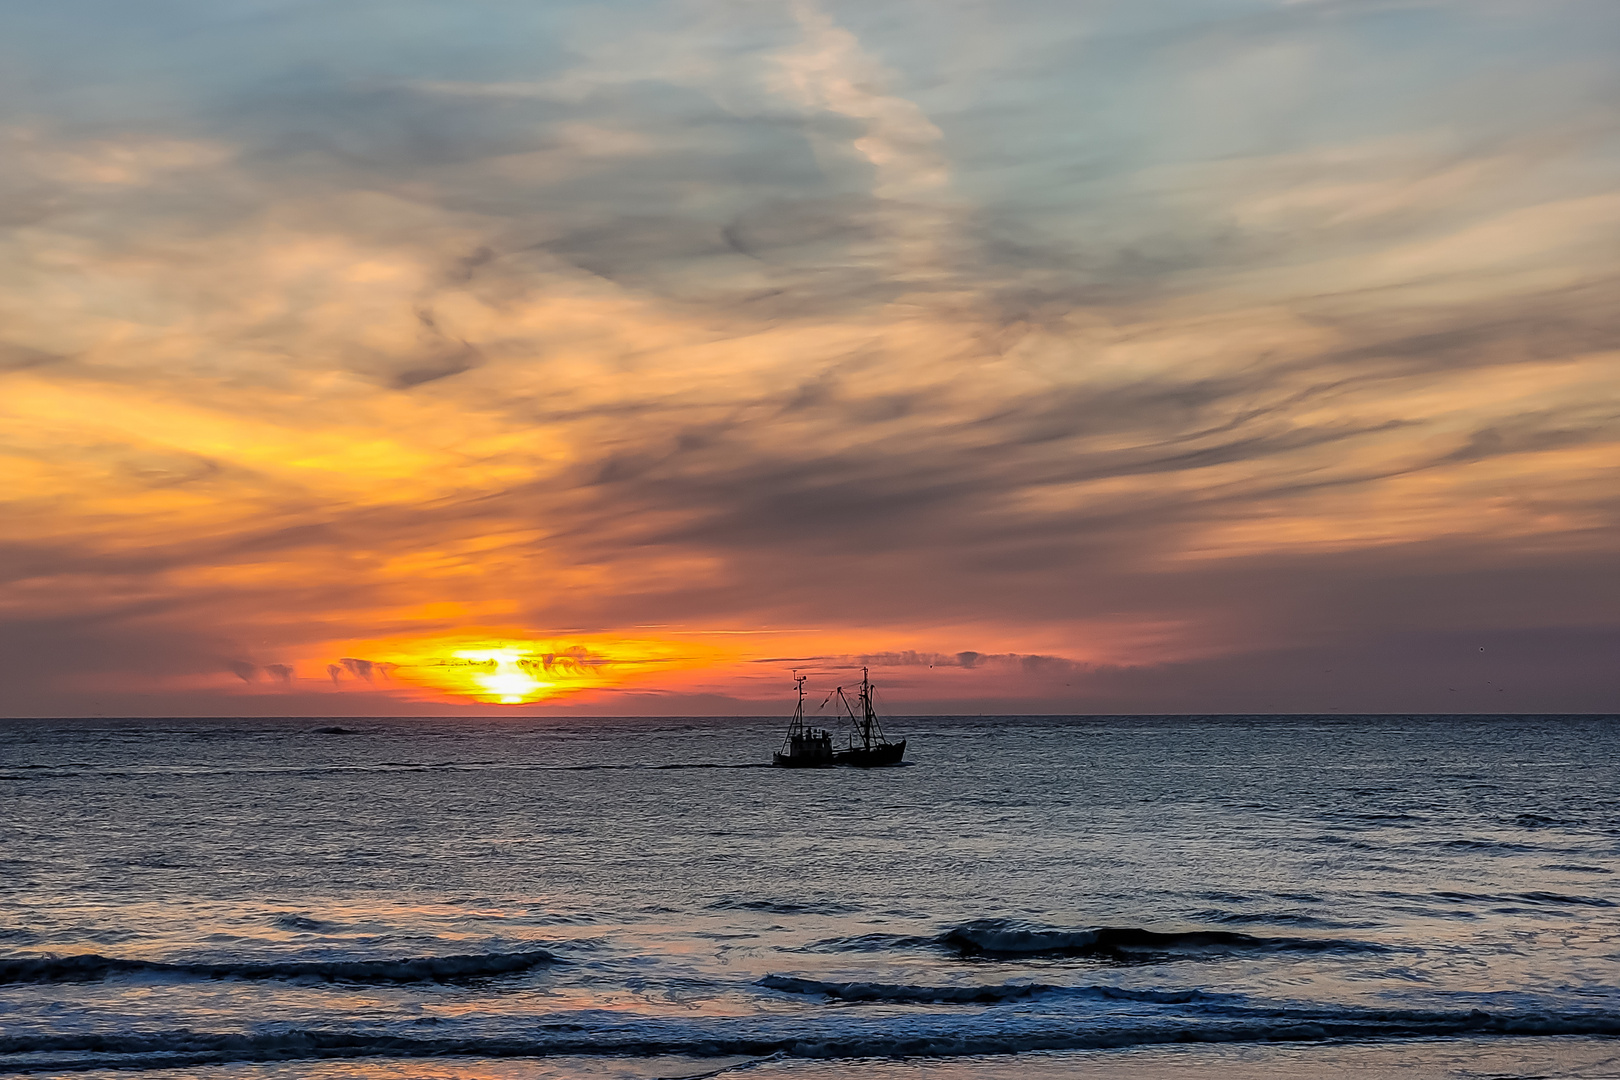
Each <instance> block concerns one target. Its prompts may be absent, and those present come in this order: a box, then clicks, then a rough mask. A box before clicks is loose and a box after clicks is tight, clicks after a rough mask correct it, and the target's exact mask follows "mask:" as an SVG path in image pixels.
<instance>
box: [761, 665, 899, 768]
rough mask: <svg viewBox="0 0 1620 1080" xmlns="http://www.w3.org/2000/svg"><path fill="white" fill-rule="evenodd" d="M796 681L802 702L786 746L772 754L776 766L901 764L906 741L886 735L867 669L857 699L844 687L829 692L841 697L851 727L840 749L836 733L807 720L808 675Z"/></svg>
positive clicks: (789, 728) (794, 715) (832, 697)
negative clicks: (837, 744)
mask: <svg viewBox="0 0 1620 1080" xmlns="http://www.w3.org/2000/svg"><path fill="white" fill-rule="evenodd" d="M793 682H794V685H795V686H796V687H797V688H798V691H799V703H798V705H797V706H796V707H795V708H794V710H793V722H792V723H791V724H789V725H788V733H787V738H786V739H784V740H783V741H782V749H780V750H778V751H777V752H776V753H775V754H773V755H771V763H772V764H773V765H775V766H777V767H778V768H783V769H825V768H828V767H830V766H833V765H850V766H853V767H855V768H858V769H871V768H876V767H878V766H881V765H898V764H900V759H901V758H902V757H904V756H905V753H906V740H904V739H901V740H900V741H899V742H897V743H895V742H890V741H889V740H888V738H887V737H886V736H885V735H884V734H883V725H882V724H881V723H880V722H879V721H878V718H877V711H876V710H875V709H873V707H872V681H871V679H870V678H868V676H867V671H866V669H865V668H862V669H861V689H860V692H859V693H858V694H857V695H856V699H855V702H851V701H850V700H849V695H847V694H845V693H844V688H843V687H842V686H840V687H838V688H837V689H835V690H834V691H833V692H832V693H831V694H829V695H827V700H828V701H831V700H833V699H834V698H837V699H838V704H839V707H840V708H841V709H842V710H843V716H844V717H845V718H847V719H848V720H849V722H850V726H851V732H850V736H849V738H848V740H847V742H846V744H845V745H844V746H842V747H838V748H834V746H833V737H832V732H830V731H828V730H827V729H825V728H817V727H813V726H811V725H809V724H806V723H805V720H804V676H803V675H799V676H797V677H796V678H795V679H794V680H793ZM823 704H826V702H823ZM857 709H858V714H857Z"/></svg>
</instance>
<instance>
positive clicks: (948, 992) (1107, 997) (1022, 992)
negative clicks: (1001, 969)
mask: <svg viewBox="0 0 1620 1080" xmlns="http://www.w3.org/2000/svg"><path fill="white" fill-rule="evenodd" d="M759 985H760V986H764V987H767V988H769V989H771V990H781V991H782V992H784V993H788V994H821V995H824V996H826V997H830V998H836V999H837V1000H839V1001H893V1002H908V1003H916V1004H942V1005H992V1004H996V1003H998V1002H1002V1001H1022V1000H1025V999H1028V998H1034V997H1047V996H1051V995H1063V996H1065V997H1087V998H1095V999H1097V1000H1100V1001H1145V1002H1151V1003H1154V1004H1158V1005H1183V1004H1186V1003H1187V1002H1189V1001H1197V1000H1201V999H1206V998H1208V997H1209V995H1207V994H1204V993H1202V992H1200V991H1198V990H1127V989H1125V988H1123V987H1118V986H1051V985H1048V984H1046V983H1002V984H1000V985H996V986H912V985H910V984H906V983H900V984H894V983H873V982H844V983H838V982H822V981H821V980H819V979H801V978H798V977H796V976H793V975H767V976H765V977H764V978H763V979H761V980H759Z"/></svg>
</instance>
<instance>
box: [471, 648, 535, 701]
mask: <svg viewBox="0 0 1620 1080" xmlns="http://www.w3.org/2000/svg"><path fill="white" fill-rule="evenodd" d="M455 658H456V659H457V660H465V661H467V662H468V663H469V664H472V665H474V666H476V667H480V668H483V667H489V668H490V669H491V670H489V671H488V672H487V673H485V672H483V671H480V672H479V673H477V674H475V675H473V676H472V681H473V682H474V683H476V684H478V685H479V686H481V687H483V689H484V691H485V693H484V694H482V695H479V696H480V697H485V698H486V699H488V698H494V699H495V700H496V701H498V702H499V703H500V704H502V705H522V704H523V703H525V702H528V701H532V700H534V699H535V698H537V697H540V696H541V695H542V693H543V692H544V691H545V690H547V689H549V688H550V687H553V686H555V685H556V683H552V682H542V681H541V680H539V679H536V678H535V677H534V676H533V675H530V674H529V673H528V671H527V670H525V668H524V664H523V661H524V660H525V659H527V658H526V657H524V656H523V655H522V654H521V653H519V652H518V651H517V650H516V649H461V650H458V651H457V652H456V654H455Z"/></svg>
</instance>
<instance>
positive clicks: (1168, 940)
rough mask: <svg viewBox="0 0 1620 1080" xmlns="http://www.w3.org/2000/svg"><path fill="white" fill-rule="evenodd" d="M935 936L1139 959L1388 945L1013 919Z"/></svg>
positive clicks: (959, 945)
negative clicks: (1067, 927)
mask: <svg viewBox="0 0 1620 1080" xmlns="http://www.w3.org/2000/svg"><path fill="white" fill-rule="evenodd" d="M937 940H938V941H939V943H940V944H941V945H944V946H946V947H947V948H950V949H954V950H955V951H956V952H958V953H961V954H962V955H964V956H1092V957H1099V958H1102V959H1109V960H1118V961H1122V962H1138V963H1140V962H1143V961H1154V960H1165V959H1190V958H1192V957H1196V956H1210V955H1218V954H1223V953H1234V952H1383V951H1386V948H1387V947H1386V946H1383V945H1376V944H1373V943H1372V942H1366V941H1346V940H1342V939H1338V938H1314V937H1258V936H1256V935H1253V934H1242V933H1238V932H1236V931H1232V930H1188V931H1181V932H1165V931H1159V930H1144V929H1142V928H1140V927H1134V926H1103V927H1097V928H1094V929H1090V930H1063V929H1058V928H1055V927H1047V926H1033V925H1030V924H1027V923H1021V922H1017V921H1015V920H1012V919H976V920H974V921H973V922H969V923H964V924H962V925H961V926H958V927H955V928H954V929H951V930H948V931H946V932H945V933H944V934H941V935H940V937H939V938H938V939H937Z"/></svg>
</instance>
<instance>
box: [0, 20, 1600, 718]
mask: <svg viewBox="0 0 1620 1080" xmlns="http://www.w3.org/2000/svg"><path fill="white" fill-rule="evenodd" d="M1617 55H1620V5H1617V4H1615V3H1614V2H1613V0H1536V2H1534V3H1526V2H1524V0H1154V2H1153V3H1147V4H1144V3H1141V2H1140V0H994V2H991V0H879V2H877V3H873V2H872V0H862V2H859V3H856V2H853V0H850V2H845V0H798V2H794V0H784V2H777V0H747V2H741V0H657V2H654V0H590V2H588V3H585V2H579V3H576V2H572V0H548V2H547V3H544V4H536V3H533V2H531V0H521V2H520V0H457V2H454V3H452V2H450V0H322V2H313V0H145V2H142V3H139V4H131V3H128V2H127V0H53V2H52V3H49V4H42V3H35V2H29V0H0V478H3V483H0V687H3V694H0V711H3V712H4V713H5V714H7V715H13V716H63V715H87V716H100V715H108V716H116V715H127V716H197V715H200V716H216V715H226V716H237V715H240V716H250V715H281V714H287V715H314V716H350V715H390V714H399V715H409V714H416V713H421V714H436V715H437V714H452V713H468V714H480V715H483V714H510V715H535V714H551V713H556V714H567V715H709V714H765V715H768V714H772V713H777V712H784V711H786V710H788V709H790V708H791V705H792V699H793V692H792V686H793V683H792V677H793V674H794V672H795V671H797V672H800V673H803V674H804V675H806V677H807V680H808V685H809V687H810V690H811V692H812V693H816V692H818V691H825V690H829V689H831V688H832V687H833V686H835V685H839V684H843V685H849V684H850V683H852V682H854V681H858V680H859V678H860V675H859V671H860V669H861V668H862V667H863V666H864V667H867V668H869V669H870V671H871V677H872V679H873V681H874V682H875V683H876V684H877V685H878V687H879V693H880V698H879V700H880V703H882V704H884V705H885V706H886V707H888V708H889V709H890V710H891V711H894V712H900V713H913V714H918V713H958V714H974V713H1008V712H1015V713H1122V712H1145V713H1228V712H1311V713H1335V712H1342V713H1356V712H1563V711H1568V712H1603V711H1620V65H1616V64H1615V62H1614V58H1615V57H1616V56H1617Z"/></svg>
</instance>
